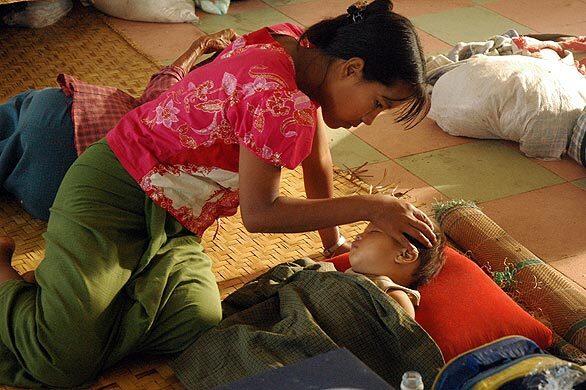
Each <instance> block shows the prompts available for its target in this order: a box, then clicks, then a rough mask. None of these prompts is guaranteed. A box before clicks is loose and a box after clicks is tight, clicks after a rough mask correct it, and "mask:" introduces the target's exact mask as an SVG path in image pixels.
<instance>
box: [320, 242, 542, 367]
mask: <svg viewBox="0 0 586 390" xmlns="http://www.w3.org/2000/svg"><path fill="white" fill-rule="evenodd" d="M445 253H446V264H445V266H444V268H443V269H442V270H441V272H440V273H439V275H438V276H437V277H436V278H435V279H433V280H432V281H431V282H430V283H428V284H427V285H425V286H422V287H420V289H419V291H420V292H421V303H420V305H419V307H418V308H417V309H416V311H415V319H416V320H417V322H418V323H419V324H420V325H421V327H422V328H423V329H425V330H426V331H427V332H428V333H429V334H430V335H431V337H432V338H433V339H434V340H435V342H436V343H437V345H438V346H439V348H440V349H441V351H442V353H443V355H444V359H445V360H446V362H447V361H449V360H451V359H452V358H454V357H456V356H458V355H459V354H461V353H464V352H467V351H469V350H471V349H473V348H477V347H479V346H481V345H483V344H486V343H489V342H491V341H494V340H497V339H499V338H501V337H505V336H512V335H520V336H524V337H527V338H529V339H531V340H533V341H535V342H536V343H537V344H538V345H539V346H540V347H541V348H547V347H549V346H550V345H551V344H552V342H553V332H552V331H551V330H550V329H549V328H547V327H546V326H545V325H543V324H542V323H541V322H539V321H537V320H536V319H535V318H533V317H532V316H531V315H530V314H529V313H527V312H526V311H525V310H523V308H521V306H519V305H518V304H517V303H516V302H515V301H513V299H511V298H510V297H509V296H508V295H507V294H506V293H505V292H504V291H503V290H501V289H500V288H499V286H498V285H497V284H496V283H494V282H493V281H492V279H491V278H490V277H489V276H488V275H487V274H486V273H484V271H483V270H482V269H481V268H480V267H479V266H478V265H476V264H475V263H474V262H473V261H472V260H470V259H469V258H467V257H466V256H464V255H462V254H460V253H458V252H457V251H455V250H454V249H452V248H449V247H447V248H446V252H445ZM329 261H331V262H332V263H334V265H335V267H336V269H337V270H338V271H341V272H343V271H345V270H346V269H348V268H349V267H350V262H349V260H348V255H347V254H345V255H341V256H337V257H335V258H332V259H330V260H329Z"/></svg>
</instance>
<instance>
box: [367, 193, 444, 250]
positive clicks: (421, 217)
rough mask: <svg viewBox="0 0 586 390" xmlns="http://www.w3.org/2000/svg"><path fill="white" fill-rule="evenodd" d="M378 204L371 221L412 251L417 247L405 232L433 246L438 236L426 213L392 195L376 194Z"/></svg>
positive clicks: (428, 245) (427, 245)
mask: <svg viewBox="0 0 586 390" xmlns="http://www.w3.org/2000/svg"><path fill="white" fill-rule="evenodd" d="M374 196H375V197H376V198H375V199H374V200H375V203H376V206H375V208H374V212H373V215H372V217H371V219H370V221H371V222H372V223H373V224H374V225H375V226H376V227H378V228H379V229H380V230H382V231H383V232H385V233H386V234H388V235H389V236H390V237H392V238H394V239H395V240H397V241H398V242H399V243H400V244H401V245H402V246H403V247H404V248H406V249H407V250H408V251H410V252H411V253H415V251H416V249H415V246H413V244H411V243H410V242H409V240H408V239H407V237H405V236H404V234H407V235H409V236H411V237H413V238H414V239H415V240H417V241H419V242H421V244H423V245H424V246H426V247H428V248H431V247H432V246H433V243H435V241H436V238H435V234H434V232H433V224H432V222H431V220H430V219H429V217H428V216H427V215H425V213H424V212H423V211H421V210H419V209H418V208H417V207H415V206H413V205H412V204H410V203H408V202H405V201H404V200H401V199H397V198H395V197H394V196H390V195H374Z"/></svg>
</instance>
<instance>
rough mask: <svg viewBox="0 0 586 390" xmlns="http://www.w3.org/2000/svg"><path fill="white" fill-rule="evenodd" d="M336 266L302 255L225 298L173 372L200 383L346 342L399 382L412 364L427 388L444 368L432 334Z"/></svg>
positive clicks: (232, 377) (204, 385)
mask: <svg viewBox="0 0 586 390" xmlns="http://www.w3.org/2000/svg"><path fill="white" fill-rule="evenodd" d="M333 270H334V267H333V265H332V264H331V263H315V262H313V261H311V260H308V259H300V260H296V261H295V262H292V263H285V264H281V265H278V266H276V267H274V268H272V269H271V270H269V271H268V272H266V273H265V274H263V275H262V276H260V277H259V278H258V279H256V280H254V281H252V282H250V283H248V284H247V285H245V286H244V287H242V288H241V289H240V290H238V291H236V292H234V293H233V294H231V295H230V296H228V297H227V298H226V300H225V301H224V305H223V317H224V320H223V321H222V322H220V324H219V325H218V326H217V327H215V328H213V329H211V330H209V331H207V332H206V333H204V334H202V335H201V336H200V337H199V338H198V339H197V341H196V342H195V343H194V344H192V345H191V346H190V347H189V348H188V349H187V350H185V351H184V352H183V353H182V354H181V355H180V356H179V357H178V358H176V359H175V360H174V361H173V362H172V367H173V368H174V370H175V372H176V374H177V377H178V378H179V379H180V380H181V382H182V383H183V384H184V385H185V386H186V387H187V388H190V389H205V388H210V387H214V386H217V385H220V384H223V383H226V382H230V381H234V380H236V379H239V378H242V377H245V376H250V375H254V374H258V373H260V372H262V371H265V370H268V369H270V368H276V367H282V366H284V365H287V364H292V363H295V362H298V361H300V360H303V359H305V358H308V357H311V356H315V355H318V354H320V353H323V352H327V351H330V350H332V349H336V348H340V347H343V348H347V349H349V350H350V351H351V352H352V353H353V354H354V355H356V356H357V357H358V358H359V359H360V360H362V362H364V363H365V364H366V365H367V366H369V367H370V368H371V369H372V370H373V371H375V372H376V373H377V374H378V375H380V376H381V377H382V378H383V379H384V380H386V381H387V382H389V383H390V384H391V385H393V386H396V387H397V388H398V387H399V383H400V382H401V376H402V374H403V373H404V372H405V371H410V370H415V371H418V372H420V373H421V374H422V376H423V380H424V383H425V386H426V388H427V387H429V386H430V385H431V383H432V381H433V379H434V377H435V375H436V374H437V372H438V371H439V369H440V368H441V367H442V366H443V359H442V356H441V352H440V351H439V349H438V347H437V345H436V344H435V343H434V342H433V340H432V339H431V337H430V336H429V335H428V334H427V333H426V332H425V331H424V330H423V329H422V328H421V327H420V326H419V325H418V324H417V323H416V322H415V321H413V320H412V319H411V318H409V317H408V316H407V314H405V312H404V311H403V309H402V308H401V307H400V306H399V305H398V304H397V303H396V302H395V301H394V300H393V299H391V298H389V297H388V296H387V295H386V294H385V293H383V292H382V291H381V290H379V289H378V288H377V287H376V286H375V285H374V284H373V283H371V282H370V281H368V280H367V279H365V278H363V277H357V276H354V275H347V274H343V273H340V272H328V271H333ZM324 271H325V272H324Z"/></svg>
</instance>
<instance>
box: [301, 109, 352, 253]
mask: <svg viewBox="0 0 586 390" xmlns="http://www.w3.org/2000/svg"><path fill="white" fill-rule="evenodd" d="M302 167H303V183H304V185H305V194H306V195H307V197H308V198H309V199H328V198H333V197H334V186H333V182H334V178H333V176H334V175H333V164H332V155H331V153H330V148H329V145H328V139H327V133H326V129H325V123H324V122H323V119H322V115H321V109H319V110H318V112H317V130H316V132H315V136H314V139H313V145H312V149H311V153H310V155H309V156H308V157H307V158H306V159H305V160H304V161H303V163H302ZM318 233H319V236H320V237H321V242H322V244H323V247H324V249H328V248H331V247H333V246H334V245H335V244H336V243H337V242H338V239H339V238H340V232H339V230H338V228H337V227H332V228H327V229H321V230H319V231H318ZM340 253H343V252H342V251H340ZM336 254H338V253H337V252H336Z"/></svg>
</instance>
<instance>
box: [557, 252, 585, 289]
mask: <svg viewBox="0 0 586 390" xmlns="http://www.w3.org/2000/svg"><path fill="white" fill-rule="evenodd" d="M549 264H550V265H551V266H552V267H554V268H555V269H557V270H558V271H560V272H561V273H562V274H564V275H566V276H567V277H568V278H570V279H572V280H573V281H574V282H576V283H578V284H579V285H580V286H582V287H584V288H586V251H584V252H582V253H581V254H579V255H576V256H572V257H569V258H567V259H563V260H558V261H554V262H553V263H549Z"/></svg>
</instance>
